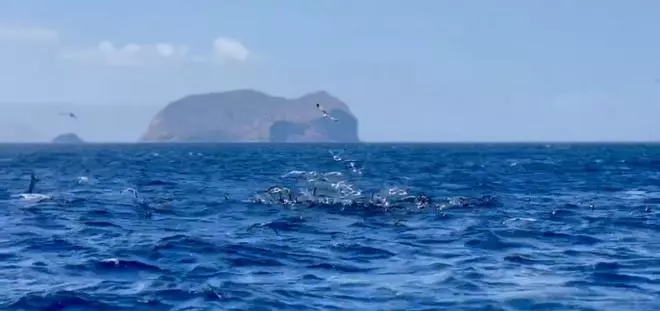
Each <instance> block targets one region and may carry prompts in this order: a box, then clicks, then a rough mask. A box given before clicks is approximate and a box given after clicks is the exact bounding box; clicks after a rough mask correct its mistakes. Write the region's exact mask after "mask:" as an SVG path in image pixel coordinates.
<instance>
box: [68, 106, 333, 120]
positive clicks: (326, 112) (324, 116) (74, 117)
mask: <svg viewBox="0 0 660 311" xmlns="http://www.w3.org/2000/svg"><path fill="white" fill-rule="evenodd" d="M316 109H318V110H319V111H321V115H322V118H323V119H329V120H331V121H335V122H337V121H339V120H338V119H337V118H335V117H333V116H331V115H330V114H328V111H327V110H325V108H323V106H321V104H319V103H316ZM58 114H59V115H61V116H67V117H69V118H71V119H75V120H78V116H76V114H75V113H73V112H60V113H58Z"/></svg>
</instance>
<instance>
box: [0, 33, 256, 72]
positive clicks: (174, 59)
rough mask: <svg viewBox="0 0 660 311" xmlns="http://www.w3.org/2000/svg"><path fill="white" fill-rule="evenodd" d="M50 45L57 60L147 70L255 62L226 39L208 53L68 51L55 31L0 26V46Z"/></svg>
mask: <svg viewBox="0 0 660 311" xmlns="http://www.w3.org/2000/svg"><path fill="white" fill-rule="evenodd" d="M3 41H6V42H13V43H17V42H18V43H22V44H25V43H30V44H52V45H53V46H54V47H55V48H56V53H58V56H59V57H60V58H61V59H64V60H68V61H75V62H83V63H88V64H101V65H106V66H147V65H165V64H176V63H206V64H220V65H222V64H228V63H242V62H245V61H248V60H257V59H258V57H257V55H256V54H255V53H254V52H252V51H250V50H249V49H248V48H246V47H245V46H244V45H243V43H241V42H239V41H238V40H236V39H233V38H228V37H218V38H216V39H215V40H213V41H212V43H211V47H210V50H209V49H208V46H207V49H206V51H203V52H201V53H195V54H193V53H191V49H190V48H189V47H188V45H185V44H174V43H167V42H156V43H122V44H120V43H115V42H112V41H109V40H103V41H100V42H98V43H97V44H95V45H91V46H83V47H72V46H67V45H66V44H65V43H64V42H62V41H60V34H59V32H58V31H57V30H53V29H48V28H40V27H27V26H25V27H23V26H20V27H19V26H3V25H0V43H1V42H3Z"/></svg>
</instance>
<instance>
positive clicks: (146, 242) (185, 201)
mask: <svg viewBox="0 0 660 311" xmlns="http://www.w3.org/2000/svg"><path fill="white" fill-rule="evenodd" d="M31 172H33V173H34V177H35V178H36V179H37V180H38V181H37V182H36V183H35V187H34V191H33V193H26V192H28V191H27V189H28V184H29V183H30V173H31ZM0 181H1V183H0V187H1V188H0V207H1V208H0V213H2V215H1V217H0V265H1V267H0V289H1V290H0V309H2V310H615V311H618V310H660V207H659V206H658V205H659V204H660V145H653V144H609V145H605V144H602V145H598V144H573V145H572V144H490V145H489V144H348V145H344V144H291V145H286V144H282V145H269V144H216V145H205V144H180V145H166V144H163V145H160V144H134V145H129V144H127V145H111V144H108V145H104V144H89V145H47V144H44V145H1V146H0ZM131 189H132V190H131Z"/></svg>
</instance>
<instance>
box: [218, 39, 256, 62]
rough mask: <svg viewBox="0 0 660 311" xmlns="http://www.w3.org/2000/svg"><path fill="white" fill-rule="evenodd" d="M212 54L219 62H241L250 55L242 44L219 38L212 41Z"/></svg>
mask: <svg viewBox="0 0 660 311" xmlns="http://www.w3.org/2000/svg"><path fill="white" fill-rule="evenodd" d="M213 53H214V54H215V56H216V57H218V58H219V59H220V60H221V61H228V60H229V61H238V62H243V61H246V60H247V59H248V57H250V56H251V55H252V52H250V51H249V50H248V49H247V48H246V47H245V46H244V45H243V44H242V43H240V42H239V41H237V40H234V39H231V38H225V37H219V38H217V39H215V41H213Z"/></svg>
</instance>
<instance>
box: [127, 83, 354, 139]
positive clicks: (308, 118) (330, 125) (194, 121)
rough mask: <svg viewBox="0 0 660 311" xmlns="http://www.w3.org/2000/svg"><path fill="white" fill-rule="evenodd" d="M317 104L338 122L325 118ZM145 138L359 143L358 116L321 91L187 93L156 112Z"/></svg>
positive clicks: (342, 103) (143, 137) (143, 136)
mask: <svg viewBox="0 0 660 311" xmlns="http://www.w3.org/2000/svg"><path fill="white" fill-rule="evenodd" d="M317 103H318V104H321V106H323V108H325V110H326V111H327V112H328V114H329V115H330V116H332V117H334V118H336V119H337V120H338V121H336V122H334V121H332V120H330V119H329V118H323V115H322V113H321V112H320V111H319V110H318V109H317V108H316V104H317ZM140 140H141V141H143V142H359V138H358V120H357V118H356V117H355V116H354V115H353V114H352V113H351V111H350V109H349V108H348V106H347V105H346V104H345V103H344V102H342V101H340V100H339V99H337V98H336V97H334V96H332V95H330V94H328V93H327V92H324V91H319V92H314V93H309V94H307V95H304V96H302V97H299V98H294V99H287V98H283V97H276V96H270V95H267V94H265V93H262V92H258V91H255V90H235V91H227V92H220V93H209V94H200V95H190V96H186V97H184V98H181V99H179V100H177V101H174V102H172V103H170V104H169V105H167V106H166V107H165V108H163V109H162V110H161V111H159V112H158V113H157V114H156V116H155V117H154V118H153V120H152V121H151V123H150V124H149V127H148V129H147V131H146V133H144V134H143V135H142V137H141V138H140Z"/></svg>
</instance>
